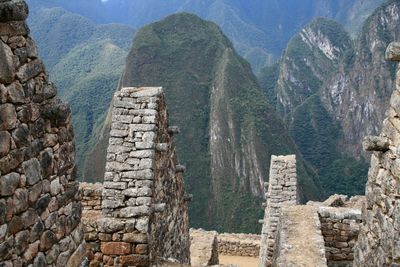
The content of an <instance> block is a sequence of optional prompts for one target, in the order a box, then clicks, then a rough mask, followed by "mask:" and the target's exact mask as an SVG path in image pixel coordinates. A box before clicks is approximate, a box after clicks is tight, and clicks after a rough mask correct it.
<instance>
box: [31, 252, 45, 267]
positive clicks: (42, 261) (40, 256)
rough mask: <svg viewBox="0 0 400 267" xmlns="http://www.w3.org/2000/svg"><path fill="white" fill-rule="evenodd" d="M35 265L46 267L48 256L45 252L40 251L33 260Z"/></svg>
mask: <svg viewBox="0 0 400 267" xmlns="http://www.w3.org/2000/svg"><path fill="white" fill-rule="evenodd" d="M33 266H35V267H46V266H47V262H46V257H45V256H44V253H43V252H39V253H38V255H37V256H36V258H35V260H34V261H33Z"/></svg>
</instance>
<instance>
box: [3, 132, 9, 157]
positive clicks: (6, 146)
mask: <svg viewBox="0 0 400 267" xmlns="http://www.w3.org/2000/svg"><path fill="white" fill-rule="evenodd" d="M10 146H11V135H10V134H9V133H8V132H7V131H0V158H1V157H4V156H6V155H7V154H8V152H9V151H10Z"/></svg>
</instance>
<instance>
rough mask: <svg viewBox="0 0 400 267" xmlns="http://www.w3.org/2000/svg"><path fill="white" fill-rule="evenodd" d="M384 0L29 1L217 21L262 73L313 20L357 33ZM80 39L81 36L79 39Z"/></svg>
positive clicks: (112, 14)
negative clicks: (329, 21) (183, 14)
mask: <svg viewBox="0 0 400 267" xmlns="http://www.w3.org/2000/svg"><path fill="white" fill-rule="evenodd" d="M383 1H384V0H302V1H298V0H286V1H281V0H252V1H242V0H203V1H198V0H184V1H182V0H169V1H165V0H147V1H142V0H108V1H102V0H86V1H81V0H29V1H28V3H29V4H30V6H31V7H32V12H33V14H34V15H36V12H37V10H40V9H41V8H43V7H47V8H49V7H63V8H64V9H66V10H68V11H70V12H72V13H77V14H80V15H82V16H84V17H86V18H89V19H90V20H92V21H95V22H97V23H101V24H104V23H121V24H128V25H131V26H133V27H134V28H140V27H142V26H144V25H146V24H148V23H152V22H154V21H158V20H160V19H162V18H164V17H166V16H168V15H170V14H173V13H176V12H190V13H193V14H196V15H198V16H200V17H201V18H203V19H206V20H211V21H213V22H215V23H217V24H218V25H219V26H220V27H221V28H222V30H223V31H224V33H226V35H227V36H228V37H229V38H230V40H232V42H233V43H234V45H235V48H236V50H237V51H238V52H239V53H240V54H241V55H242V56H244V57H245V58H246V59H247V60H249V61H250V63H251V64H252V66H253V69H254V70H255V71H256V72H258V70H260V69H261V68H262V67H263V66H265V65H270V64H272V63H273V62H274V61H275V60H276V59H278V58H279V56H280V54H281V53H282V51H283V50H284V48H285V47H286V45H287V43H288V41H289V40H290V39H291V38H292V37H293V36H294V35H295V34H296V33H297V32H298V31H299V30H300V29H301V28H302V27H303V26H305V25H306V24H308V23H309V22H310V21H311V20H313V19H314V18H315V17H318V16H322V17H327V18H331V19H334V20H336V21H338V22H341V23H343V24H344V25H346V28H347V29H349V30H351V31H352V32H353V33H357V32H358V30H359V29H360V26H361V25H362V23H363V22H364V20H365V18H366V17H367V16H368V15H370V14H371V13H372V11H373V10H374V9H375V8H376V7H378V6H379V5H380V4H381V3H382V2H383ZM78 38H79V37H78Z"/></svg>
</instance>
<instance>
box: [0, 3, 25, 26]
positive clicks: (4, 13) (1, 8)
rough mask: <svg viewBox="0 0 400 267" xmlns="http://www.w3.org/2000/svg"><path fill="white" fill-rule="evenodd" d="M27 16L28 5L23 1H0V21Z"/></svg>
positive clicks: (15, 19)
mask: <svg viewBox="0 0 400 267" xmlns="http://www.w3.org/2000/svg"><path fill="white" fill-rule="evenodd" d="M27 17H28V5H27V4H26V3H25V1H21V0H11V1H5V2H0V22H8V21H21V20H25V19H26V18H27Z"/></svg>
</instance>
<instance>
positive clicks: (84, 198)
mask: <svg viewBox="0 0 400 267" xmlns="http://www.w3.org/2000/svg"><path fill="white" fill-rule="evenodd" d="M79 191H80V196H81V205H82V209H83V211H85V210H87V211H96V210H101V196H102V194H103V184H100V183H96V184H90V183H79Z"/></svg>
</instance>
